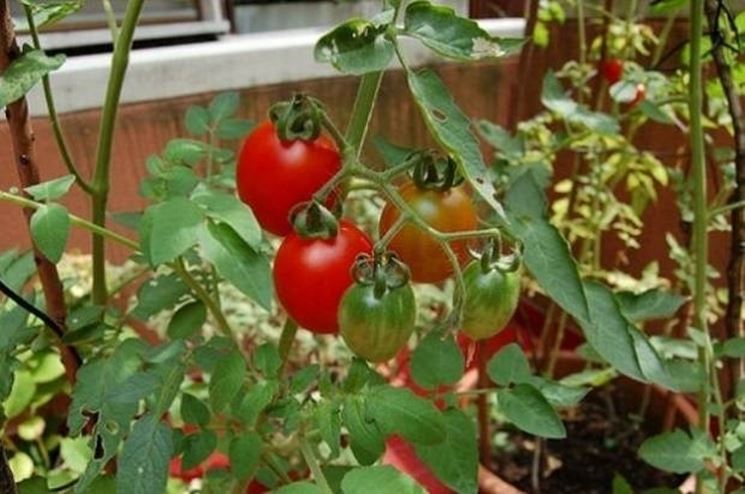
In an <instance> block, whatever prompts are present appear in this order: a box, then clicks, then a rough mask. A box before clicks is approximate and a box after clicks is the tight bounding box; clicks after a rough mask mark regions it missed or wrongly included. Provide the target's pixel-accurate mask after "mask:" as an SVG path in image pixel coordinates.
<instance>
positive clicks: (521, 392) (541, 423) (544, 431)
mask: <svg viewBox="0 0 745 494" xmlns="http://www.w3.org/2000/svg"><path fill="white" fill-rule="evenodd" d="M497 402H498V404H499V410H500V412H502V413H503V414H504V416H505V417H507V419H508V420H509V421H510V422H512V423H513V424H515V426H517V427H518V428H519V429H521V430H524V431H525V432H528V433H530V434H535V435H536V436H541V437H547V438H550V439H563V438H564V437H566V429H564V424H562V423H561V419H560V418H559V416H558V415H557V414H556V411H554V409H553V408H552V407H551V405H550V404H549V403H548V401H547V400H546V398H544V396H543V395H542V394H541V392H540V391H538V390H537V389H536V388H535V387H533V386H531V385H530V384H518V385H517V386H515V387H514V388H511V389H500V390H499V391H497Z"/></svg>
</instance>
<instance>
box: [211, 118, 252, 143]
mask: <svg viewBox="0 0 745 494" xmlns="http://www.w3.org/2000/svg"><path fill="white" fill-rule="evenodd" d="M253 127H254V123H253V122H252V121H250V120H243V119H240V118H226V119H225V120H223V121H221V122H220V123H219V124H218V126H217V137H218V138H220V139H225V140H233V139H243V137H245V136H246V135H247V134H248V133H249V132H250V131H251V129H252V128H253Z"/></svg>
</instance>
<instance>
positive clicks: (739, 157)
mask: <svg viewBox="0 0 745 494" xmlns="http://www.w3.org/2000/svg"><path fill="white" fill-rule="evenodd" d="M704 6H705V9H706V16H707V17H708V20H709V30H710V31H711V32H712V33H714V32H717V30H718V26H719V5H718V2H717V0H706V2H705V4H704ZM713 41H714V40H712V52H711V53H712V56H713V58H714V64H715V65H716V68H717V74H718V75H719V80H720V82H721V83H722V88H724V94H725V97H726V98H727V106H728V109H729V113H730V117H731V119H732V129H733V141H734V142H733V144H734V147H735V190H734V192H733V193H732V197H730V201H729V203H730V204H731V205H737V204H742V203H743V202H745V112H743V107H742V100H741V99H740V96H739V95H738V94H737V87H736V85H735V83H734V81H733V77H732V67H731V66H730V64H729V63H728V62H727V59H726V57H725V54H724V45H723V44H721V43H714V42H713ZM731 222H732V237H731V239H730V258H729V264H728V265H727V286H728V291H729V297H728V302H727V310H726V313H725V318H724V321H725V330H726V332H727V337H728V338H732V337H736V336H745V327H744V326H743V321H742V317H741V315H742V310H743V304H745V209H743V208H738V207H732V210H731ZM743 376H745V360H740V361H739V365H733V366H732V379H733V380H732V383H731V388H732V392H734V391H735V389H734V388H735V386H734V384H735V383H736V382H737V381H738V380H739V379H740V378H742V377H743Z"/></svg>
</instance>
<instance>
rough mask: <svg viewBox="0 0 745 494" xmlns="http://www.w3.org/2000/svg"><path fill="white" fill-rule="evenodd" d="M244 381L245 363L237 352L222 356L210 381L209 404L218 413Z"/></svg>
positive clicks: (236, 392)
mask: <svg viewBox="0 0 745 494" xmlns="http://www.w3.org/2000/svg"><path fill="white" fill-rule="evenodd" d="M245 379H246V361H245V360H244V359H243V355H241V352H239V351H238V350H233V351H231V352H230V353H228V354H227V355H225V356H223V357H222V358H221V360H220V361H219V362H218V363H217V366H216V367H215V372H214V373H213V374H212V378H211V379H210V386H209V387H210V403H211V404H212V409H213V410H214V411H215V412H217V413H219V412H221V411H222V410H223V409H225V407H226V406H227V405H228V403H230V402H231V401H232V400H233V398H235V396H236V395H237V394H238V391H240V389H241V387H242V386H243V382H244V381H245Z"/></svg>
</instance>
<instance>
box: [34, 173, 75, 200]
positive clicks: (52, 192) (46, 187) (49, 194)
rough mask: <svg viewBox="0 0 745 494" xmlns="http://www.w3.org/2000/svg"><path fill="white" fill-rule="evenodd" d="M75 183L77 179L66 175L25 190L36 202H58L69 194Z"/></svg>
mask: <svg viewBox="0 0 745 494" xmlns="http://www.w3.org/2000/svg"><path fill="white" fill-rule="evenodd" d="M74 183H75V177H74V176H73V175H65V176H63V177H59V178H55V179H53V180H48V181H46V182H42V183H40V184H36V185H32V186H31V187H26V188H25V189H23V190H25V191H26V192H27V193H28V194H29V195H30V196H31V197H32V198H33V199H34V200H35V201H40V202H46V201H56V200H57V199H59V198H60V197H62V196H64V195H65V194H67V192H68V191H69V190H70V187H72V184H74Z"/></svg>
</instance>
